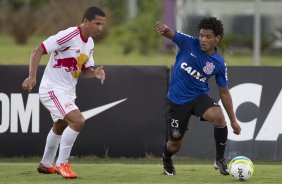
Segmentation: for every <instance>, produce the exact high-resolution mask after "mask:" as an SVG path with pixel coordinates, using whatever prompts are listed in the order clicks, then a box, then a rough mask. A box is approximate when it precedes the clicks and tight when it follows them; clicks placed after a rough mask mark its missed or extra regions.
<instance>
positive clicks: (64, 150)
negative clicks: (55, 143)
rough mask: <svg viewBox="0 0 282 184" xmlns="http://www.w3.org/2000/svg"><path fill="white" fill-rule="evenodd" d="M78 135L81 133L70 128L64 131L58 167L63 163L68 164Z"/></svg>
mask: <svg viewBox="0 0 282 184" xmlns="http://www.w3.org/2000/svg"><path fill="white" fill-rule="evenodd" d="M78 134H79V132H76V131H74V130H73V129H71V128H70V127H69V126H68V127H67V128H66V129H65V130H64V132H63V134H62V139H61V143H60V150H59V156H58V159H57V163H56V165H60V164H61V163H67V162H68V158H69V156H70V153H71V149H72V146H73V143H74V141H75V140H76V137H77V136H78Z"/></svg>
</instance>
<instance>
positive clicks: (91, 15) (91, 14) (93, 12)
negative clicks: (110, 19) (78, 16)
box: [82, 6, 106, 22]
mask: <svg viewBox="0 0 282 184" xmlns="http://www.w3.org/2000/svg"><path fill="white" fill-rule="evenodd" d="M96 16H101V17H106V14H105V12H104V11H103V10H102V9H100V8H98V7H96V6H91V7H89V8H87V9H86V10H85V12H84V15H83V17H82V22H83V21H84V19H87V20H89V21H91V20H94V19H95V18H96Z"/></svg>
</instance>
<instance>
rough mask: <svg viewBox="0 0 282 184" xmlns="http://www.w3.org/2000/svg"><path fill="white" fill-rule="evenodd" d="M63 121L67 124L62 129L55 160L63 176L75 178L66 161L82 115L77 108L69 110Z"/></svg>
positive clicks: (82, 121)
mask: <svg viewBox="0 0 282 184" xmlns="http://www.w3.org/2000/svg"><path fill="white" fill-rule="evenodd" d="M64 121H66V122H67V123H68V126H67V127H66V129H65V130H64V131H63V134H62V139H61V143H60V149H59V155H58V159H57V162H56V165H57V168H58V171H59V173H60V174H61V175H62V176H63V177H65V178H76V177H77V174H75V173H74V172H73V171H72V170H71V165H70V164H69V163H68V159H69V157H70V153H71V150H72V147H73V144H74V142H75V140H76V138H77V136H78V134H79V132H80V130H81V129H82V127H83V125H84V122H85V120H84V117H83V115H82V114H81V112H80V111H79V110H78V109H75V110H73V111H71V112H69V113H68V114H67V115H66V116H65V117H64Z"/></svg>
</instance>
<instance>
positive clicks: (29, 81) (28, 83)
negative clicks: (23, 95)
mask: <svg viewBox="0 0 282 184" xmlns="http://www.w3.org/2000/svg"><path fill="white" fill-rule="evenodd" d="M35 84H36V79H35V78H31V77H28V78H26V79H25V80H24V81H23V83H22V88H23V90H26V91H28V92H30V91H31V90H32V88H33V87H34V86H35Z"/></svg>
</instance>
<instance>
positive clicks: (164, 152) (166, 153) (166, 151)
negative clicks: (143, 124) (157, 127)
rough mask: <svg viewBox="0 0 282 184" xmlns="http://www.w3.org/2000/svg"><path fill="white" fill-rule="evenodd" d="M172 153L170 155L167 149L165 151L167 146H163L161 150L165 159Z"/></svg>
mask: <svg viewBox="0 0 282 184" xmlns="http://www.w3.org/2000/svg"><path fill="white" fill-rule="evenodd" d="M173 154H174V153H171V152H170V151H169V150H168V149H167V145H166V144H165V145H164V150H163V156H164V157H165V158H170V157H171V156H172V155H173Z"/></svg>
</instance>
